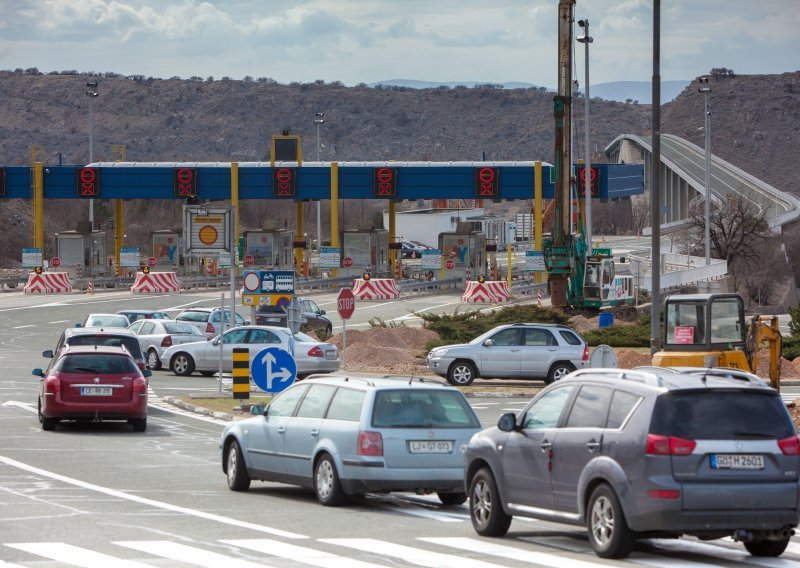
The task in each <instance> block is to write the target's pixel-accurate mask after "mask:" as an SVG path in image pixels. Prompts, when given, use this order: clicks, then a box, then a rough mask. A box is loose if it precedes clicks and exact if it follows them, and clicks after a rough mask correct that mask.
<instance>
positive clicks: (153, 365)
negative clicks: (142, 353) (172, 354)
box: [147, 349, 161, 371]
mask: <svg viewBox="0 0 800 568" xmlns="http://www.w3.org/2000/svg"><path fill="white" fill-rule="evenodd" d="M147 366H148V367H149V368H150V369H153V370H155V371H158V370H159V369H160V368H161V359H159V358H158V351H156V350H155V349H151V350H150V351H148V352H147Z"/></svg>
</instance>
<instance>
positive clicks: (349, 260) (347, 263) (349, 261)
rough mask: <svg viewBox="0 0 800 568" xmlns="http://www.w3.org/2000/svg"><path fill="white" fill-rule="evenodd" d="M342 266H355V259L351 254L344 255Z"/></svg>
mask: <svg viewBox="0 0 800 568" xmlns="http://www.w3.org/2000/svg"><path fill="white" fill-rule="evenodd" d="M342 266H344V267H345V268H348V267H350V266H353V259H352V258H350V257H349V256H346V257H344V260H342Z"/></svg>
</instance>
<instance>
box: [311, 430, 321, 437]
mask: <svg viewBox="0 0 800 568" xmlns="http://www.w3.org/2000/svg"><path fill="white" fill-rule="evenodd" d="M309 434H311V435H312V436H319V430H311V432H309Z"/></svg>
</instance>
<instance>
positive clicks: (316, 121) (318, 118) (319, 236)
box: [314, 112, 325, 254]
mask: <svg viewBox="0 0 800 568" xmlns="http://www.w3.org/2000/svg"><path fill="white" fill-rule="evenodd" d="M323 116H325V113H324V112H315V113H314V124H316V125H317V163H319V127H320V125H321V124H322V123H323V122H325V119H324V118H322V117H323ZM321 246H322V220H321V217H320V202H319V201H317V254H319V250H320V247H321Z"/></svg>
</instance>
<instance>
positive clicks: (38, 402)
mask: <svg viewBox="0 0 800 568" xmlns="http://www.w3.org/2000/svg"><path fill="white" fill-rule="evenodd" d="M36 414H37V415H38V416H39V424H41V423H42V420H44V416H42V399H41V398H39V399H36Z"/></svg>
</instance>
